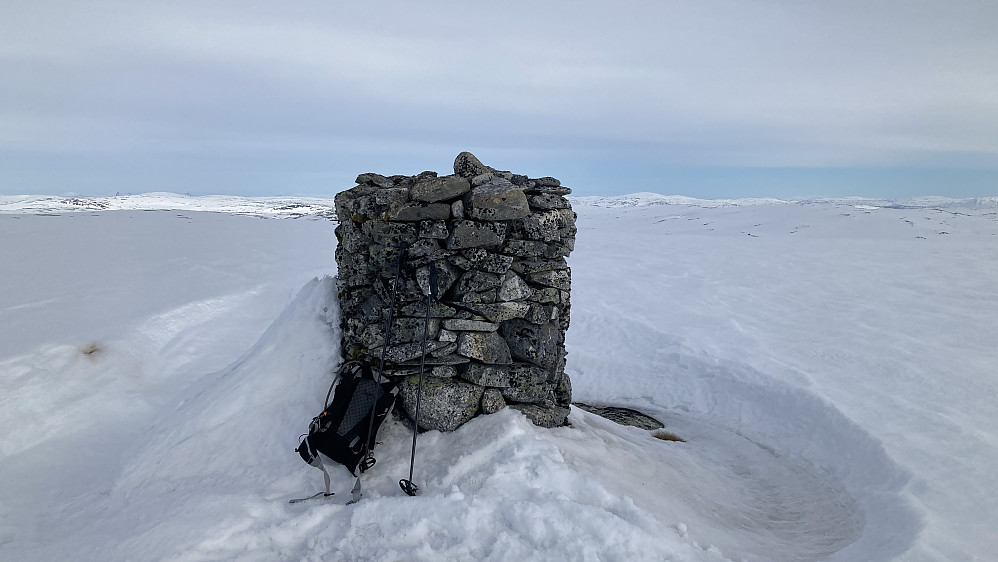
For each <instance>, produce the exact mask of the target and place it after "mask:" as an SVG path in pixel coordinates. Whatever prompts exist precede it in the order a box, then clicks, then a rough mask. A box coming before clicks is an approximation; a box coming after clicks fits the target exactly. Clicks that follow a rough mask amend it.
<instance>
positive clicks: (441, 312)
mask: <svg viewBox="0 0 998 562" xmlns="http://www.w3.org/2000/svg"><path fill="white" fill-rule="evenodd" d="M399 314H401V315H402V316H414V317H419V316H423V315H425V314H426V299H423V302H414V303H411V304H407V305H405V306H403V307H402V309H401V310H400V311H399ZM456 314H457V310H456V309H454V308H452V307H449V306H447V305H446V304H443V303H440V302H437V301H433V300H431V301H430V318H453V317H454V315H456ZM454 341H457V340H454Z"/></svg>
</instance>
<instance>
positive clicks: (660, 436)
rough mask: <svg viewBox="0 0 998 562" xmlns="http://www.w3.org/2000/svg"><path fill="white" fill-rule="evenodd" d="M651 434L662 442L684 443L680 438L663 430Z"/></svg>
mask: <svg viewBox="0 0 998 562" xmlns="http://www.w3.org/2000/svg"><path fill="white" fill-rule="evenodd" d="M651 434H652V435H653V436H654V437H655V438H656V439H661V440H662V441H678V442H680V443H686V440H685V439H683V438H682V437H680V436H678V435H676V434H675V433H673V432H671V431H666V430H664V429H656V430H655V431H653V432H651Z"/></svg>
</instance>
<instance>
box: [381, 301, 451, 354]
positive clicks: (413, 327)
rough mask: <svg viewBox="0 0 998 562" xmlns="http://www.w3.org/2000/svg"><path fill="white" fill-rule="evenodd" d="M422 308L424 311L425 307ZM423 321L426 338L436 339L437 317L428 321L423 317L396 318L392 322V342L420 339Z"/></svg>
mask: <svg viewBox="0 0 998 562" xmlns="http://www.w3.org/2000/svg"><path fill="white" fill-rule="evenodd" d="M423 310H424V313H425V310H426V309H425V308H424V309H423ZM424 323H426V329H427V335H426V338H427V339H430V340H432V339H436V338H437V333H438V332H439V331H440V319H439V318H430V320H429V322H426V319H425V318H396V319H395V321H394V322H393V324H394V326H395V327H394V328H393V329H392V344H395V343H409V342H415V341H422V340H423V324H424ZM378 345H381V344H380V343H379V344H378ZM369 347H374V346H369Z"/></svg>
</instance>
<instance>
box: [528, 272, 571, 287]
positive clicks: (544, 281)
mask: <svg viewBox="0 0 998 562" xmlns="http://www.w3.org/2000/svg"><path fill="white" fill-rule="evenodd" d="M527 279H529V280H530V282H531V283H534V284H535V285H544V286H545V287H554V288H555V289H561V290H562V291H567V290H569V289H570V288H571V286H572V270H571V269H556V270H553V271H538V272H536V273H531V274H529V275H527Z"/></svg>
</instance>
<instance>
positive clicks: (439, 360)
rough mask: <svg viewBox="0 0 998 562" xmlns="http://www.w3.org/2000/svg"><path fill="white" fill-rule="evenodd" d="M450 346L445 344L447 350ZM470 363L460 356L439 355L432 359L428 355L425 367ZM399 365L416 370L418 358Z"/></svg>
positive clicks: (431, 356) (469, 360)
mask: <svg viewBox="0 0 998 562" xmlns="http://www.w3.org/2000/svg"><path fill="white" fill-rule="evenodd" d="M451 345H452V344H447V346H448V348H450V347H451ZM470 362H471V359H468V358H467V357H462V356H460V355H457V354H451V355H441V356H440V357H434V356H433V355H428V356H427V357H426V359H425V365H430V366H439V365H463V364H465V363H470ZM401 365H402V366H405V367H417V368H418V367H419V356H416V358H415V359H412V360H409V361H406V362H405V363H402V364H401Z"/></svg>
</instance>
